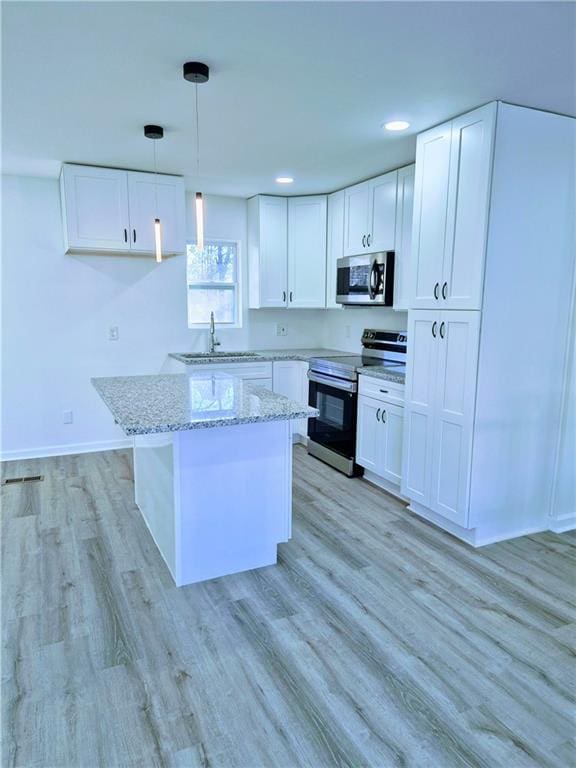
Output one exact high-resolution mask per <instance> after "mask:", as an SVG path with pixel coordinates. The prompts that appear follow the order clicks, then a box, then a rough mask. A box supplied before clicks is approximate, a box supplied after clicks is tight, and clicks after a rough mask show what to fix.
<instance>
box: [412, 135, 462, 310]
mask: <svg viewBox="0 0 576 768" xmlns="http://www.w3.org/2000/svg"><path fill="white" fill-rule="evenodd" d="M451 137H452V126H451V123H447V124H445V125H441V126H439V127H437V128H432V129H431V130H430V131H426V133H421V134H420V135H419V136H418V139H417V142H416V177H415V183H414V221H413V226H412V273H411V285H412V288H411V291H410V307H411V308H412V309H432V308H435V307H439V306H440V305H439V297H440V288H441V284H442V274H443V272H442V270H443V264H444V244H445V239H446V211H447V205H448V180H449V173H450V142H451Z"/></svg>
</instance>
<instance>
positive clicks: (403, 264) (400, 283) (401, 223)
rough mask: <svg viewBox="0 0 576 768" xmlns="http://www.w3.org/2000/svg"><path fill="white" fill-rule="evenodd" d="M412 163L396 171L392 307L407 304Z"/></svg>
mask: <svg viewBox="0 0 576 768" xmlns="http://www.w3.org/2000/svg"><path fill="white" fill-rule="evenodd" d="M414 169H415V166H414V165H408V166H406V168H400V170H399V171H398V200H397V205H396V248H395V251H396V257H395V259H394V309H401V310H405V309H408V306H409V297H408V293H409V287H410V272H411V269H412V253H411V250H412V213H413V209H414Z"/></svg>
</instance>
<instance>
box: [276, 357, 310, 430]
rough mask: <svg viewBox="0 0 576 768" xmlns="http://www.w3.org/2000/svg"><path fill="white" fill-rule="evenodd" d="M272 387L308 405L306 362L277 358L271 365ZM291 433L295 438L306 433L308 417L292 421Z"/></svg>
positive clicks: (291, 398)
mask: <svg viewBox="0 0 576 768" xmlns="http://www.w3.org/2000/svg"><path fill="white" fill-rule="evenodd" d="M272 372H273V373H272V389H273V391H274V392H275V393H276V394H277V395H284V397H287V398H288V399H290V400H294V401H295V402H297V403H302V405H308V363H306V362H303V361H301V360H278V361H275V362H274V363H273V366H272ZM292 434H293V436H295V437H296V438H306V437H307V435H308V419H299V420H298V421H293V422H292Z"/></svg>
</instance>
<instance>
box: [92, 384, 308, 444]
mask: <svg viewBox="0 0 576 768" xmlns="http://www.w3.org/2000/svg"><path fill="white" fill-rule="evenodd" d="M92 384H93V385H94V387H95V389H96V391H97V392H98V394H99V395H100V397H101V398H102V400H103V401H104V402H105V403H106V405H107V406H108V408H109V409H110V411H111V412H112V415H113V416H114V420H115V422H116V423H117V424H118V425H119V426H120V427H122V429H123V430H124V432H125V433H126V434H127V435H147V434H152V433H155V432H178V431H182V430H186V429H203V428H207V427H222V426H226V425H230V424H255V423H258V422H260V421H285V420H288V419H305V418H309V417H313V416H317V415H318V411H317V410H316V409H315V408H309V407H308V406H305V405H301V404H300V403H296V402H294V401H293V400H288V398H286V397H283V396H282V395H275V394H273V393H272V392H270V391H269V390H267V389H263V388H260V387H255V386H253V385H251V384H247V383H246V382H243V381H242V380H241V379H239V378H237V377H236V376H229V375H228V374H226V373H212V374H209V373H201V372H198V373H192V374H186V373H175V374H162V375H159V376H115V377H110V378H98V379H92Z"/></svg>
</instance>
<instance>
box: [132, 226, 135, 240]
mask: <svg viewBox="0 0 576 768" xmlns="http://www.w3.org/2000/svg"><path fill="white" fill-rule="evenodd" d="M132 235H133V236H134V242H136V230H135V229H133V230H132Z"/></svg>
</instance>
